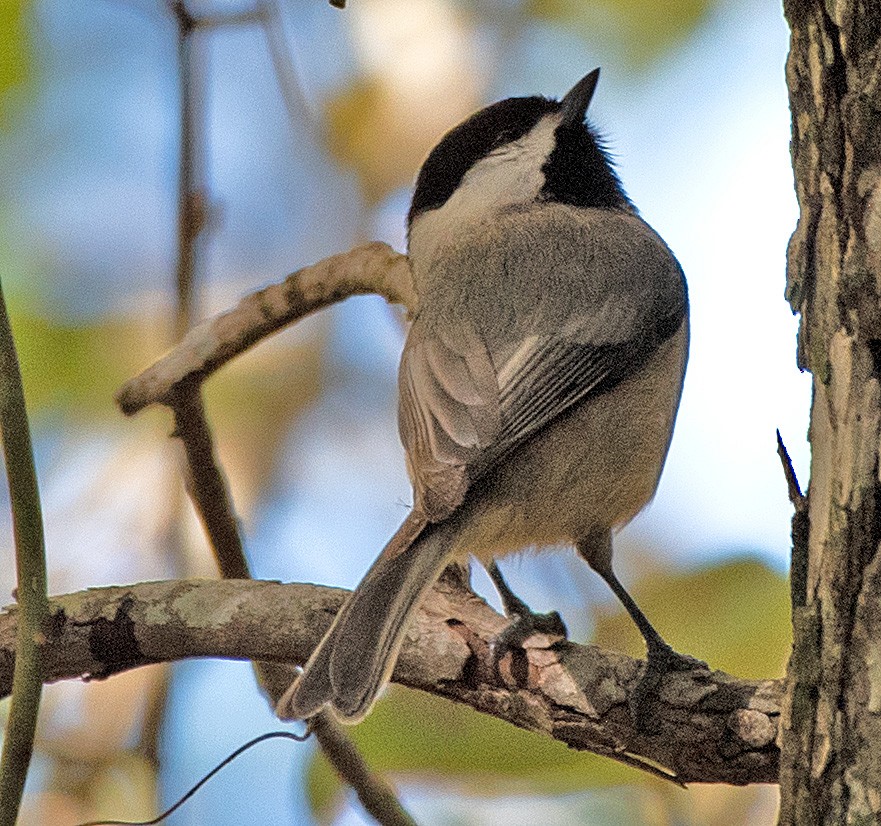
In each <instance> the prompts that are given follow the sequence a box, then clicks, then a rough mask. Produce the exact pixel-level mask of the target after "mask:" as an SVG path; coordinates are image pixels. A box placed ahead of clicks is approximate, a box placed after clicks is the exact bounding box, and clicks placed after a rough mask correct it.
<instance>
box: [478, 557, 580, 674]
mask: <svg viewBox="0 0 881 826" xmlns="http://www.w3.org/2000/svg"><path fill="white" fill-rule="evenodd" d="M486 571H487V573H488V574H489V576H490V579H491V580H492V581H493V585H495V586H496V590H497V591H498V592H499V596H500V597H501V599H502V607H503V608H504V610H505V616H506V617H508V619H510V620H511V624H510V625H509V626H508V627H507V628H505V630H504V631H502V632H501V633H500V634H499V635H498V636H497V637H496V638H495V640H493V657H494V659H495V662H496V664H497V665H498V663H499V662H500V661H501V660H502V658H503V657H505V656H506V655H507V654H509V653H512V652H516V651H518V650H521V649H522V648H523V647H524V644H525V643H526V642H527V640H529V639H530V638H531V637H535V636H536V635H543V636H544V637H545V645H544V646H542V647H548V646H549V645H552V644H553V643H554V642H559V641H560V640H565V639H568V632H567V630H566V625H565V624H564V622H563V619H562V618H561V617H560V615H559V613H557V612H556V611H551V613H549V614H536V613H535V612H533V611H532V610H531V609H530V607H529V606H528V605H527V604H526V603H525V602H524V601H523V600H522V599H520V597H518V596H517V595H516V594H515V593H514V592H513V591H512V590H511V589H510V587H509V586H508V583H507V582H505V578H504V577H503V576H502V572H501V571H500V570H499V566H498V565H496V563H495V562H492V563H491V564H490V565H489V566H488V567H487V569H486Z"/></svg>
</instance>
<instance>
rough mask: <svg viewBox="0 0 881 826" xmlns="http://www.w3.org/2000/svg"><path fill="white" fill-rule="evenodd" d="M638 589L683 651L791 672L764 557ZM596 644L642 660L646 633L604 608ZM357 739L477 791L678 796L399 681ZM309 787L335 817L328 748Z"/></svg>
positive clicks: (727, 664)
mask: <svg viewBox="0 0 881 826" xmlns="http://www.w3.org/2000/svg"><path fill="white" fill-rule="evenodd" d="M633 594H634V597H635V598H636V599H637V601H638V602H639V604H640V606H641V607H642V608H643V609H644V610H645V611H646V613H647V614H648V616H649V617H650V618H651V619H652V620H653V621H655V622H656V623H657V626H658V628H659V630H660V631H661V633H662V634H665V635H666V638H667V639H668V641H669V642H670V643H671V644H673V645H674V646H675V647H676V648H677V649H678V650H681V651H686V652H689V653H691V654H693V655H695V656H698V657H701V658H703V659H706V660H707V661H708V662H709V663H710V664H711V665H712V666H713V667H714V668H721V669H723V670H725V671H729V672H730V673H732V674H736V675H737V676H740V677H745V678H760V677H775V676H779V675H781V674H782V672H783V666H784V663H785V658H786V656H787V653H788V650H789V645H790V623H789V613H788V612H789V597H788V594H789V590H788V585H787V583H786V580H785V579H784V578H783V577H782V576H780V575H779V574H777V573H775V572H774V571H772V570H770V569H769V568H768V567H767V566H765V565H763V564H762V563H761V562H759V561H758V560H754V559H748V558H747V559H737V560H733V561H729V562H725V563H723V564H720V565H718V566H714V567H709V568H705V569H701V570H698V571H695V572H689V573H660V572H659V573H657V574H654V575H652V576H651V577H650V578H645V579H643V580H641V581H640V582H639V583H638V584H637V586H636V587H635V588H634V589H633ZM593 642H595V643H596V644H598V645H602V646H606V647H609V648H615V649H618V650H623V651H626V652H627V653H628V654H631V655H632V656H636V657H643V656H644V643H643V641H642V637H641V636H640V635H639V632H638V631H637V630H636V628H635V627H634V626H633V623H632V622H631V620H630V618H629V616H628V615H627V614H626V613H625V612H624V610H623V609H619V610H615V611H614V612H612V611H611V610H610V612H609V613H608V614H605V613H604V614H603V616H602V617H601V618H600V619H599V621H598V623H597V632H596V635H595V638H594V640H593ZM352 734H353V737H354V739H355V741H356V743H357V744H358V746H359V748H360V749H361V750H362V753H363V755H364V757H365V759H366V760H367V761H368V762H369V763H370V765H371V766H372V767H374V768H375V769H377V770H378V771H384V772H392V773H395V774H397V775H399V776H406V777H408V778H416V777H418V778H419V780H421V781H422V782H424V783H432V782H434V783H441V784H452V785H455V786H456V787H458V788H459V789H462V790H465V791H466V792H468V793H470V794H473V795H478V796H496V795H503V794H512V793H520V794H532V795H559V794H562V793H565V792H576V791H582V790H586V789H592V788H600V787H608V786H613V785H621V784H632V783H636V784H649V785H650V786H651V787H652V788H656V787H657V788H661V787H663V788H664V791H663V792H662V793H661V794H662V795H663V796H664V799H666V797H667V795H668V792H667V791H666V787H667V786H668V785H669V784H666V783H662V781H658V780H657V779H656V778H652V777H651V776H649V775H647V774H645V773H643V772H640V771H638V770H636V769H631V768H629V767H627V766H623V765H621V764H620V763H616V762H614V761H613V760H610V759H606V758H602V757H597V756H595V755H590V754H584V753H579V752H575V751H572V750H570V749H568V748H567V747H566V746H564V745H563V744H562V743H559V742H557V741H554V740H551V739H549V738H546V737H543V736H540V735H537V734H533V733H531V732H527V731H522V730H520V729H516V728H514V727H513V726H510V725H508V724H507V723H503V722H501V721H499V720H497V719H495V718H492V717H489V716H487V715H483V714H478V713H477V712H475V711H473V710H471V709H470V708H468V707H466V706H461V705H456V704H454V703H451V702H449V701H446V700H442V699H440V698H437V697H431V696H429V695H427V694H423V693H421V692H417V691H408V690H405V689H401V688H398V687H394V688H393V689H392V690H390V691H389V692H388V695H387V696H386V698H385V699H384V700H383V701H381V702H380V703H378V704H377V706H376V708H375V709H374V711H373V712H372V713H371V715H370V716H369V717H368V718H367V719H366V720H365V721H364V722H363V723H361V724H360V725H359V726H357V727H356V728H354V729H353V730H352ZM307 788H308V794H309V800H310V804H311V805H312V807H313V811H314V812H315V813H316V816H317V817H318V818H319V819H320V820H321V821H322V822H329V821H330V820H331V819H332V816H333V814H334V813H335V812H336V810H337V807H338V806H339V805H341V801H342V791H343V790H342V787H341V786H340V783H339V780H338V779H337V778H336V775H335V774H334V773H333V770H332V769H331V768H330V767H329V765H328V764H327V763H326V761H325V760H324V758H323V757H321V755H320V754H316V756H315V757H314V758H313V760H312V763H311V765H310V767H309V770H308V776H307ZM673 791H678V790H673ZM724 791H725V790H723V792H724ZM737 791H738V793H740V790H737ZM723 792H720V794H721V793H723ZM677 800H678V798H677V795H676V794H673V795H672V796H671V797H670V799H669V806H671V807H673V808H677V807H679V808H681V804H680V803H677ZM705 808H706V809H707V811H708V812H712V811H715V810H716V808H717V807H716V805H715V804H714V803H713V802H712V801H711V800H708V801H707V805H706V806H705ZM743 808H744V810H745V811H748V810H749V808H750V807H749V805H747V804H744V806H743ZM672 811H673V809H671V812H672ZM689 811H691V807H689ZM696 811H697V810H695V812H696ZM694 817H697V814H694ZM732 818H733V815H732ZM646 822H648V821H646ZM662 822H667V820H664V821H662ZM676 822H680V823H707V824H710V823H715V822H718V821H713V820H712V819H710V820H706V821H704V820H702V819H694V820H691V819H679V820H677V821H676ZM726 822H727V823H730V824H736V823H744V824H746V823H750V821H749V820H738V819H730V820H727V821H726Z"/></svg>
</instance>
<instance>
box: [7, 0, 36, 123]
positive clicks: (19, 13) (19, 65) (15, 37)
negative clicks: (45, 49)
mask: <svg viewBox="0 0 881 826" xmlns="http://www.w3.org/2000/svg"><path fill="white" fill-rule="evenodd" d="M28 5H29V0H0V129H7V128H8V127H9V117H8V115H7V113H6V96H7V94H8V93H9V91H10V90H11V89H12V88H13V87H15V86H20V85H22V84H23V83H25V81H26V80H27V79H28V73H29V71H30V50H29V44H28V38H27V27H26V25H25V13H26V11H27V7H28Z"/></svg>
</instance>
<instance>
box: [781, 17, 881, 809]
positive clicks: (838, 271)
mask: <svg viewBox="0 0 881 826" xmlns="http://www.w3.org/2000/svg"><path fill="white" fill-rule="evenodd" d="M784 9H785V13H786V16H787V19H788V21H789V24H790V27H791V29H792V39H791V51H790V55H789V60H788V63H787V84H788V86H789V95H790V105H791V109H792V156H793V168H794V171H795V182H796V191H797V195H798V201H799V206H800V211H801V212H800V218H799V222H798V226H797V228H796V231H795V233H794V234H793V236H792V239H791V241H790V245H789V253H788V280H787V298H788V300H789V302H790V304H791V306H792V308H793V310H794V311H795V312H798V313H801V324H800V329H799V356H798V358H799V364H800V366H801V367H802V368H803V369H807V370H810V372H811V373H812V375H813V379H814V383H813V387H814V396H813V404H812V409H811V426H810V440H811V446H812V461H811V482H810V487H809V490H808V494H807V496H808V514H809V525H810V527H809V535H808V541H807V543H806V544H804V545H803V547H804V548H805V555H806V558H805V557H800V556H798V555H795V556H794V558H793V571H794V572H799V575H800V576H801V575H802V572H803V576H804V579H803V582H804V583H805V585H804V589H803V590H802V589H798V591H797V592H794V594H793V623H794V645H793V652H792V657H791V659H790V663H789V668H788V672H787V680H788V690H787V697H786V700H785V702H784V709H783V718H782V731H781V749H782V753H781V767H780V783H781V810H780V820H779V822H780V824H782V825H783V826H790V824H792V826H795V824H798V826H807V825H808V824H836V826H837V824H844V823H878V822H879V821H881V751H879V748H878V744H879V743H881V653H879V641H881V608H879V594H881V555H879V549H881V481H879V454H881V386H879V379H881V4H879V3H878V2H877V0H875V2H867V1H861V0H839V2H835V3H833V2H826V3H823V2H819V1H818V0H810V2H806V1H805V0H801V1H800V2H797V1H796V0H787V1H786V2H784Z"/></svg>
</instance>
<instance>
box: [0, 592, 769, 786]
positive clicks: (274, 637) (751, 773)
mask: <svg viewBox="0 0 881 826" xmlns="http://www.w3.org/2000/svg"><path fill="white" fill-rule="evenodd" d="M346 593H347V592H346V591H343V590H341V589H337V588H322V587H319V586H317V585H299V584H291V585H281V584H279V583H273V582H259V581H255V580H223V581H219V582H214V581H209V580H183V581H177V582H145V583H138V584H136V585H130V586H122V587H114V588H95V589H90V590H88V591H82V592H80V593H76V594H68V595H66V596H63V597H55V598H54V599H53V600H52V603H51V609H52V615H53V617H54V620H53V624H52V627H51V628H50V629H47V636H46V640H45V642H44V643H43V644H42V652H41V659H42V662H43V664H44V668H45V672H44V673H45V679H46V680H47V681H49V682H51V681H56V680H60V679H75V678H80V677H82V678H85V679H100V678H103V677H108V676H110V675H112V674H115V673H118V672H120V671H123V670H126V669H129V668H135V667H138V666H141V665H145V664H148V663H154V662H164V661H169V660H175V659H180V658H183V657H203V656H206V657H226V658H233V659H247V660H261V661H264V662H290V661H295V662H300V663H302V662H304V661H305V660H306V658H307V657H308V656H309V654H310V653H311V651H312V649H313V648H314V647H315V645H316V644H317V643H318V641H319V640H320V639H321V637H322V635H323V634H324V632H325V631H326V630H327V628H328V626H329V625H330V622H331V620H332V619H333V617H334V615H335V613H336V611H337V610H338V609H339V607H340V605H341V604H342V601H343V599H344V598H345V596H346ZM16 613H17V612H16V611H15V610H14V609H13V610H12V611H7V612H5V613H0V697H2V696H4V695H5V694H8V692H9V688H10V684H11V675H12V667H13V663H14V656H15V653H14V651H15V626H16ZM507 622H508V621H507V620H506V619H505V618H504V617H502V616H500V615H499V614H497V613H495V611H493V610H492V609H491V608H489V607H488V606H487V605H486V603H485V602H484V601H483V600H481V599H479V598H478V597H475V596H474V595H473V594H471V593H470V592H469V591H466V590H464V589H462V588H461V587H460V586H457V585H455V584H451V582H450V581H449V580H448V579H446V578H445V579H442V580H441V581H440V582H439V583H438V584H437V585H436V586H435V588H434V590H433V591H432V592H431V593H430V595H429V598H428V599H427V600H426V602H425V604H424V605H423V607H422V609H421V610H420V612H419V613H418V615H417V617H416V618H415V621H414V623H413V627H412V628H411V630H410V631H409V633H408V634H407V638H406V640H405V643H404V646H403V648H402V651H401V656H400V659H399V661H398V664H397V667H396V668H395V673H394V675H393V679H394V680H395V682H399V683H401V684H403V685H408V686H411V687H413V688H419V689H422V690H424V691H428V692H431V693H433V694H437V695H440V696H444V697H448V698H450V699H453V700H456V701H459V702H462V703H466V704H468V705H470V706H472V707H473V708H475V709H477V710H479V711H482V712H484V713H487V714H492V715H494V716H496V717H498V718H500V719H502V720H506V721H508V722H510V723H512V724H514V725H517V726H520V727H521V728H525V729H528V730H530V731H535V732H539V733H542V734H545V735H547V736H551V737H554V738H556V739H558V740H561V741H563V742H565V743H566V744H567V745H569V746H570V747H572V748H575V749H579V750H588V751H593V752H596V753H598V754H604V755H607V756H609V757H612V758H613V759H616V760H619V761H621V762H624V763H627V764H630V765H638V766H640V767H641V768H645V769H647V770H649V771H653V772H654V773H655V774H661V775H662V776H664V777H666V778H668V779H671V780H674V781H675V782H679V783H682V782H686V781H690V782H721V783H733V784H745V783H756V782H774V781H775V780H776V779H777V765H778V751H777V746H776V735H777V718H778V714H779V701H780V690H781V687H780V682H779V681H774V680H764V681H748V680H738V679H737V678H735V677H731V676H729V675H727V674H724V673H722V672H719V671H716V672H712V673H710V672H708V671H706V670H697V671H692V672H674V673H671V674H669V675H667V676H666V677H665V679H664V682H663V684H662V685H661V687H660V690H659V693H658V698H657V700H656V702H655V703H653V705H652V709H651V712H652V713H651V717H650V720H649V721H648V722H649V725H648V726H647V727H645V728H643V729H638V728H637V727H636V726H635V725H634V722H633V719H634V718H633V715H632V713H631V709H630V702H631V700H632V699H633V693H634V689H635V687H636V685H637V683H638V681H639V677H640V675H641V673H642V668H643V663H641V662H639V661H636V660H632V659H630V658H629V657H626V656H624V655H622V654H617V653H615V652H611V651H603V650H601V649H599V648H597V647H595V646H582V645H575V644H573V643H569V642H558V643H556V644H552V645H550V646H549V647H548V646H547V643H546V642H545V641H542V640H541V639H536V640H534V641H531V642H528V643H527V647H526V648H524V650H523V652H522V656H518V657H517V658H516V659H514V658H512V659H510V660H508V659H505V660H503V661H502V663H501V664H499V663H497V662H496V661H495V659H494V657H493V654H492V652H491V650H490V641H491V640H492V639H493V638H495V637H496V636H497V635H498V633H499V632H500V631H501V630H502V629H503V628H504V627H505V626H506V625H507ZM518 654H519V652H518ZM658 766H661V767H664V768H658Z"/></svg>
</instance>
